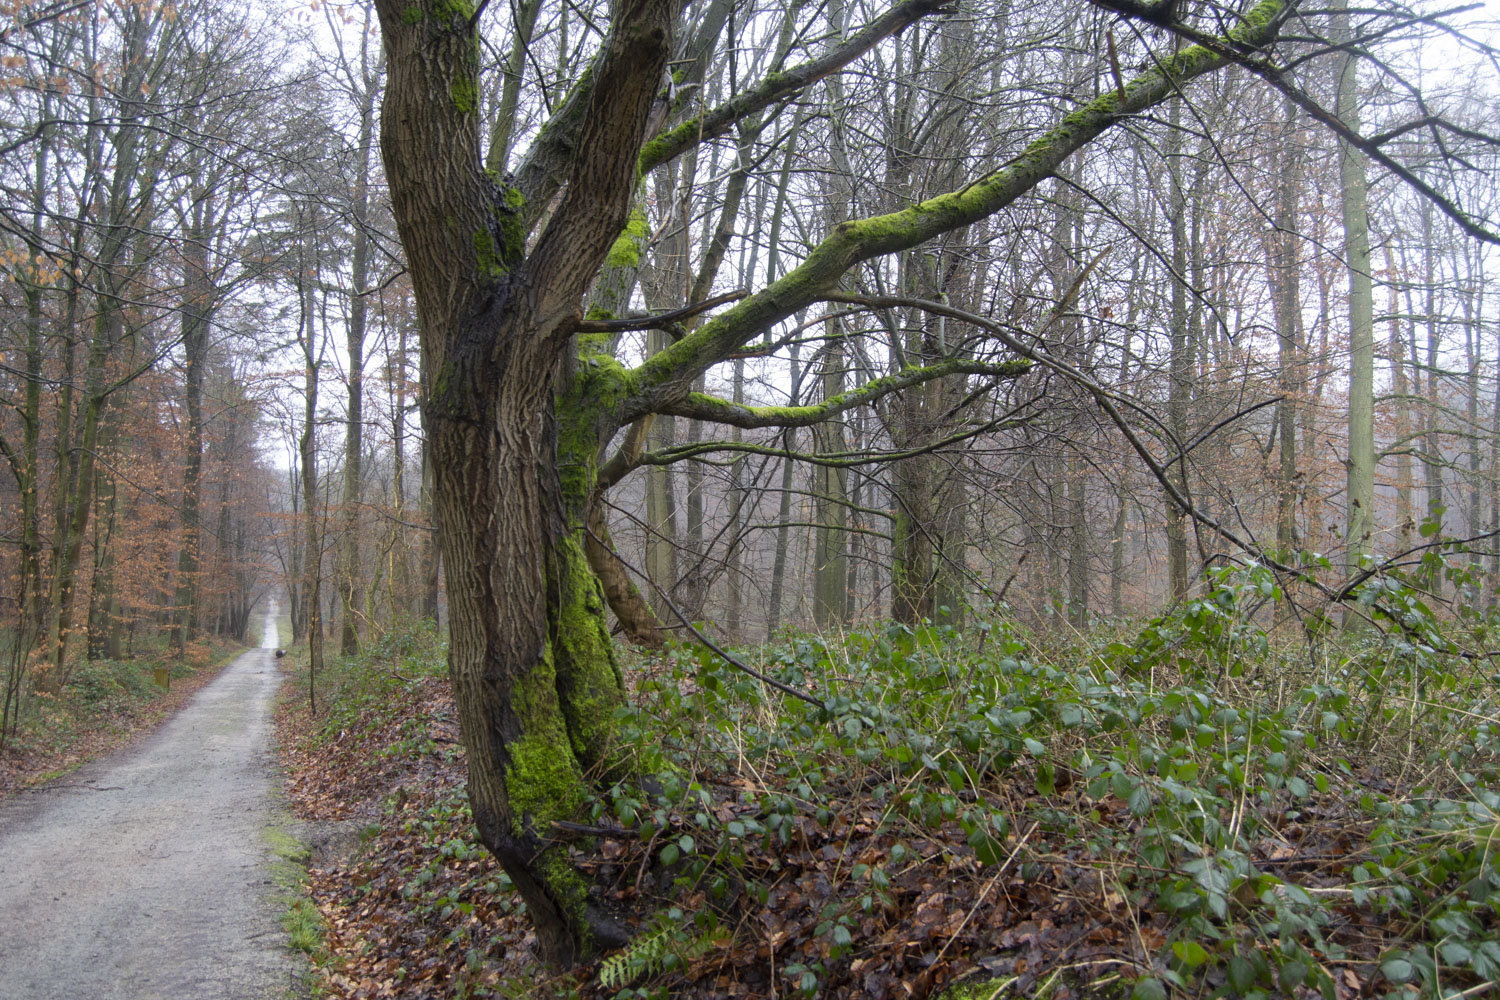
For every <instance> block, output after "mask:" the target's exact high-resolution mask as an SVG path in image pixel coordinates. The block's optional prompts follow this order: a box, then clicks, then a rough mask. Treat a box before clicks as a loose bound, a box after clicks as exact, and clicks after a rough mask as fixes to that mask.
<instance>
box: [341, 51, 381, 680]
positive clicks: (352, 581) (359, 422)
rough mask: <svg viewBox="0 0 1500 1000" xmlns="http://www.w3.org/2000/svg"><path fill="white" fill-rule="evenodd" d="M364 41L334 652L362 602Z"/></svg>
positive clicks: (370, 130)
mask: <svg viewBox="0 0 1500 1000" xmlns="http://www.w3.org/2000/svg"><path fill="white" fill-rule="evenodd" d="M369 51H370V42H369V41H367V40H366V38H365V37H363V36H362V37H361V39H360V53H361V67H360V73H359V80H358V85H359V86H360V87H361V88H362V91H361V92H360V93H359V95H358V96H359V99H360V103H359V136H358V140H357V143H356V146H355V164H354V169H355V174H354V192H353V201H352V204H351V206H350V209H351V211H350V220H349V221H350V227H351V230H352V231H351V232H350V234H349V235H350V240H351V243H352V247H351V250H350V261H349V267H350V274H349V325H348V327H347V328H346V329H345V335H346V336H345V344H344V347H345V351H346V352H347V353H348V355H349V400H348V409H347V410H346V419H345V423H344V495H343V504H342V506H343V524H342V544H341V545H340V547H339V619H340V624H341V631H340V636H339V652H340V653H341V654H342V655H344V656H353V655H354V654H355V653H358V652H359V627H358V625H359V623H358V620H357V619H358V617H359V608H360V606H361V605H362V604H363V603H364V597H363V594H362V592H361V588H360V578H361V572H362V568H361V566H360V557H359V502H360V479H361V476H360V463H361V461H362V460H363V457H364V395H365V393H364V386H365V329H366V325H367V318H368V316H369V304H368V302H367V296H368V294H369V282H370V229H369V224H370V218H369V216H370V171H371V169H372V168H373V165H374V164H373V152H374V146H375V96H376V91H377V85H376V78H375V75H374V74H373V73H372V72H371V67H370V66H369V65H368V59H369Z"/></svg>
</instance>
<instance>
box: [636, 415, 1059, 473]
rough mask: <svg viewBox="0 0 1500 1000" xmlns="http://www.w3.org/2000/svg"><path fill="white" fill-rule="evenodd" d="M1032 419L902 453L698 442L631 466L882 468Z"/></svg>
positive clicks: (989, 424)
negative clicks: (775, 462) (738, 460)
mask: <svg viewBox="0 0 1500 1000" xmlns="http://www.w3.org/2000/svg"><path fill="white" fill-rule="evenodd" d="M1029 422H1030V418H1026V417H1013V416H1010V415H1006V416H1004V417H1001V418H999V419H996V420H987V421H985V422H984V423H982V424H977V425H975V426H973V427H970V428H969V429H968V430H965V431H960V432H959V433H957V434H951V435H949V436H948V437H945V438H943V439H942V440H940V441H933V442H931V443H930V444H925V445H923V446H921V447H920V448H907V449H903V450H899V451H868V450H860V451H833V452H825V453H822V454H813V453H810V452H805V451H793V450H791V449H790V448H777V447H776V446H774V445H768V444H755V443H753V442H749V441H696V442H694V443H692V444H683V445H677V446H676V447H673V448H663V449H661V450H660V451H648V452H644V453H642V454H641V455H639V456H638V457H637V458H636V459H635V462H634V463H633V464H632V465H631V468H632V469H635V468H639V467H640V466H642V465H672V464H674V463H676V462H682V461H686V460H687V459H690V458H695V459H698V460H699V461H702V462H705V463H706V464H709V465H719V464H722V465H729V464H731V463H732V462H733V461H735V460H734V459H731V460H728V461H724V462H715V461H713V460H711V459H705V458H704V457H703V456H705V455H713V454H732V455H768V456H770V457H772V458H789V459H791V460H792V461H794V462H805V463H807V464H808V465H819V466H823V467H824V468H830V469H852V468H855V467H857V466H861V465H879V464H882V463H885V462H899V461H901V460H902V459H907V458H916V457H917V456H919V455H928V454H931V453H932V452H935V451H941V450H943V449H944V448H947V447H950V446H952V445H955V444H961V443H963V442H964V441H967V440H969V439H970V438H975V437H978V436H979V435H981V434H989V433H992V432H994V431H1001V430H1008V429H1010V428H1014V427H1020V426H1021V425H1023V424H1026V423H1029Z"/></svg>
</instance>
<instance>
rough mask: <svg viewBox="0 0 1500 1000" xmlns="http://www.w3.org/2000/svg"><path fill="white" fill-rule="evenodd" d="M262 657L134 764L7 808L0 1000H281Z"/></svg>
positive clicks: (95, 772)
mask: <svg viewBox="0 0 1500 1000" xmlns="http://www.w3.org/2000/svg"><path fill="white" fill-rule="evenodd" d="M275 613H276V609H275V607H274V605H273V606H272V608H271V611H270V614H269V615H268V616H267V619H266V632H265V648H263V649H257V650H252V651H250V652H248V653H245V654H244V655H242V656H241V657H240V658H239V659H237V660H235V661H234V663H233V664H231V665H230V666H229V667H228V668H226V669H225V671H224V672H223V673H222V674H220V675H219V677H217V678H216V679H215V680H214V681H212V682H211V683H210V684H209V685H208V686H206V687H205V688H204V689H203V690H202V691H200V692H199V693H198V695H197V697H196V698H194V699H193V700H192V701H191V702H189V703H188V705H187V706H186V707H185V708H183V709H182V711H181V712H179V713H178V714H177V715H176V716H174V717H173V718H172V719H170V720H168V721H167V722H166V723H165V724H164V725H163V726H162V727H161V728H160V729H158V730H157V731H156V732H155V733H154V734H153V735H151V736H150V737H148V738H147V739H146V740H144V741H143V742H141V743H140V744H138V745H136V746H135V747H134V748H133V749H131V750H129V751H127V752H126V753H124V754H121V755H119V756H117V757H114V758H111V759H107V760H101V761H96V762H95V763H93V764H90V765H88V766H86V767H83V768H81V769H79V770H78V771H75V772H73V773H72V774H70V775H68V776H67V777H65V778H62V779H60V780H59V781H57V782H55V783H53V784H51V785H48V786H45V787H43V788H41V789H38V790H33V791H28V792H23V793H21V794H20V795H18V796H16V797H15V798H14V799H12V800H11V801H9V802H6V803H3V804H0V998H5V1000H10V998H15V1000H23V998H24V1000H53V998H56V1000H64V998H66V1000H81V998H89V1000H281V998H283V997H285V996H287V995H288V993H289V992H290V991H291V990H292V989H293V987H294V985H295V983H296V982H297V981H298V976H297V972H296V968H297V967H296V964H295V963H294V962H293V961H292V958H291V956H290V953H289V952H288V951H287V949H286V945H285V936H284V934H283V932H282V930H281V926H280V920H279V914H280V912H281V908H280V906H279V905H278V904H277V903H276V902H275V900H274V898H273V897H274V890H275V887H274V885H273V883H272V878H271V872H270V860H271V850H270V847H269V846H268V841H267V838H266V835H265V832H266V829H267V827H268V826H270V825H271V823H272V820H273V807H274V804H275V803H274V799H273V794H272V793H273V791H274V789H275V787H276V779H275V777H274V775H275V759H274V751H273V748H272V746H271V735H272V730H271V707H272V702H273V699H274V696H275V693H276V688H277V686H278V685H279V684H280V682H281V676H280V674H279V673H278V671H277V670H276V666H275V661H274V658H273V652H272V650H273V649H274V647H275V645H276V625H275V618H274V615H275Z"/></svg>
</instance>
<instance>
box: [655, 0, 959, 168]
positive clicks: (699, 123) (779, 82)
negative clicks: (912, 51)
mask: <svg viewBox="0 0 1500 1000" xmlns="http://www.w3.org/2000/svg"><path fill="white" fill-rule="evenodd" d="M948 2H949V0H906V2H904V3H901V4H898V5H897V6H895V7H892V8H891V9H890V10H888V11H886V12H885V13H884V14H882V15H881V16H880V17H878V18H876V19H875V20H874V21H871V22H870V23H869V24H868V25H866V26H865V27H864V28H863V29H861V30H860V31H859V32H858V33H857V34H855V35H854V36H853V37H851V38H850V39H849V40H848V41H846V42H844V44H842V45H840V46H838V47H837V48H835V49H834V50H833V51H831V52H828V53H827V54H825V55H823V56H820V57H819V58H817V59H813V60H810V61H809V62H805V63H802V64H801V65H800V66H793V67H792V68H791V69H789V70H785V71H784V72H781V73H772V74H770V75H768V76H767V77H766V78H765V79H763V80H762V81H761V82H760V83H759V84H757V85H756V86H754V87H752V88H750V89H749V90H747V91H745V92H744V93H742V94H739V95H737V96H736V97H734V98H732V99H731V100H729V101H726V102H725V103H723V104H721V105H719V106H718V107H717V108H714V109H713V110H711V111H707V112H704V113H703V114H701V115H695V116H694V117H692V118H689V119H688V120H687V121H685V122H682V123H681V124H679V125H677V126H676V127H674V128H672V129H670V130H668V131H667V132H664V133H662V134H661V135H659V136H657V137H656V138H655V139H652V140H651V141H650V142H648V143H646V145H645V146H644V147H642V149H641V156H640V171H641V173H642V174H643V175H644V174H646V173H648V172H649V171H651V170H654V169H656V168H657V167H659V166H661V165H662V164H663V163H666V162H667V161H669V160H672V159H675V158H676V157H678V156H681V155H682V154H683V153H685V152H687V151H688V150H689V149H691V148H693V147H694V146H697V145H699V144H700V143H703V142H705V141H706V140H709V139H717V138H718V137H719V136H721V135H725V134H727V133H728V132H729V130H730V129H732V128H734V125H735V123H736V122H738V121H740V120H741V119H743V118H745V117H747V116H748V115H752V114H754V113H755V112H757V111H760V110H763V109H764V108H767V107H769V106H770V105H772V104H774V103H775V102H776V101H779V100H781V99H782V98H783V97H787V96H789V95H792V94H795V93H797V92H798V91H801V90H804V89H806V88H807V87H809V86H811V85H812V84H814V83H817V82H818V81H819V80H822V79H823V78H825V77H828V76H831V75H833V74H834V73H837V72H838V71H839V70H841V69H843V68H844V67H845V66H847V65H849V64H850V63H852V62H853V61H854V60H856V59H858V58H859V57H860V56H862V55H864V54H865V53H866V52H868V51H870V50H871V49H873V48H874V47H875V46H876V45H878V44H880V43H881V42H882V41H884V40H885V39H887V38H889V37H890V36H892V35H895V34H899V33H900V32H901V31H903V30H905V29H906V28H907V27H908V26H909V25H911V24H914V23H915V22H917V21H919V20H921V19H922V18H924V17H926V16H927V15H929V14H934V13H936V12H938V11H940V10H942V9H943V7H944V6H945V5H946V4H947V3H948Z"/></svg>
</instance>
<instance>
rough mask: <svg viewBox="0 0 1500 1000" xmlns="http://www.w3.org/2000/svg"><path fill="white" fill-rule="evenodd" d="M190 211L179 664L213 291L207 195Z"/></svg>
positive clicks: (194, 533) (192, 579) (192, 555)
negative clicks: (209, 259)
mask: <svg viewBox="0 0 1500 1000" xmlns="http://www.w3.org/2000/svg"><path fill="white" fill-rule="evenodd" d="M200 194H201V197H198V198H195V199H194V202H193V205H192V206H191V209H190V212H191V220H190V226H189V233H188V239H187V242H186V243H185V244H184V246H183V265H182V286H183V292H184V295H183V303H182V353H183V358H184V364H185V369H184V372H183V382H184V385H183V396H184V400H185V403H186V407H185V409H186V411H187V450H186V454H185V455H184V458H183V471H182V507H181V517H182V548H181V549H180V550H178V555H177V597H176V600H175V602H174V603H175V604H176V609H175V612H174V619H173V623H172V648H173V651H174V652H175V654H176V655H177V657H178V659H181V658H182V657H183V655H184V654H185V652H186V649H187V644H188V643H189V642H191V641H193V639H195V638H196V637H197V630H198V610H199V609H198V604H199V576H200V572H199V569H200V562H201V558H202V557H201V550H202V525H201V524H200V521H199V500H200V494H201V492H202V476H203V375H204V369H205V368H206V367H207V365H208V345H209V339H210V338H209V333H210V330H211V327H212V309H213V300H214V289H213V282H212V278H211V276H210V274H209V271H208V238H209V234H210V233H211V232H212V231H213V229H214V228H215V227H214V221H213V217H214V203H213V200H212V193H211V192H201V193H200Z"/></svg>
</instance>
